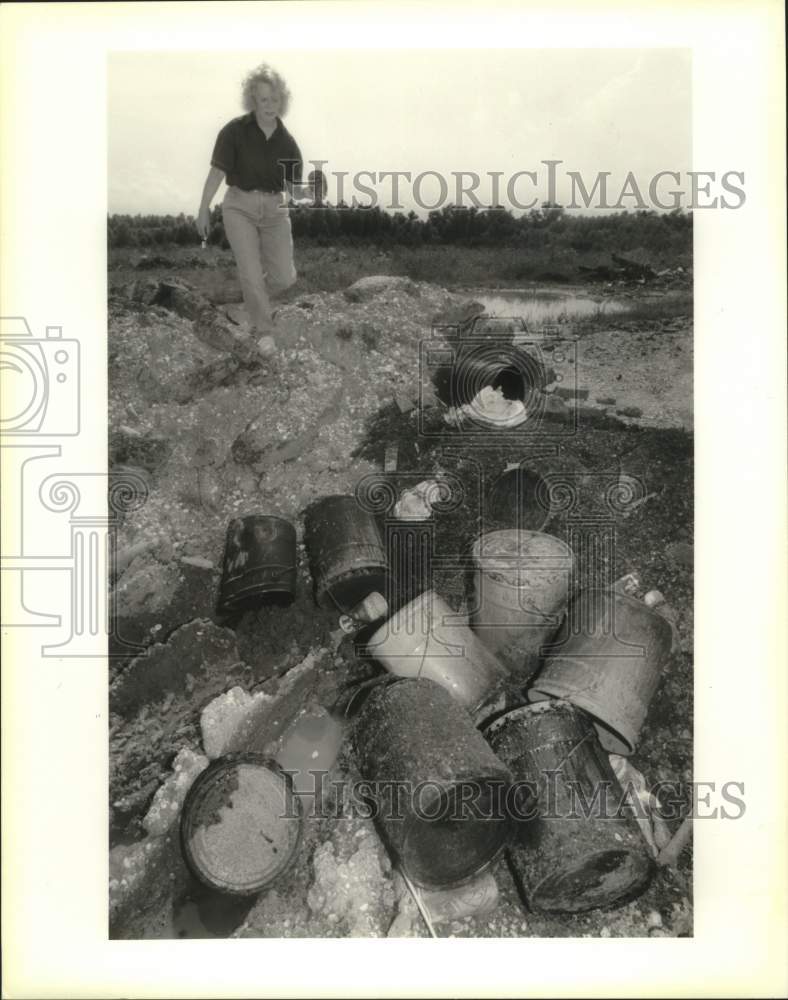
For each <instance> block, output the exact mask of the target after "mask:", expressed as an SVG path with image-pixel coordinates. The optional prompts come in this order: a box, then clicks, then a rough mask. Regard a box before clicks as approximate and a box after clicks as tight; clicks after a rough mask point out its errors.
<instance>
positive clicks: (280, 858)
mask: <svg viewBox="0 0 788 1000" xmlns="http://www.w3.org/2000/svg"><path fill="white" fill-rule="evenodd" d="M301 827H302V810H301V802H300V799H299V797H298V796H297V795H294V794H293V785H292V781H291V779H290V777H289V776H288V775H286V774H285V773H284V771H282V769H281V768H280V767H279V765H278V764H276V763H274V762H273V761H270V760H267V759H266V758H265V757H264V756H262V755H261V754H256V753H239V754H228V755H227V756H226V757H220V758H219V759H218V760H215V761H213V763H212V764H210V765H209V767H208V768H206V770H204V771H203V772H202V773H201V774H200V775H199V777H198V778H197V780H196V781H195V782H194V784H193V785H192V787H191V788H190V789H189V793H188V795H187V796H186V801H185V802H184V806H183V811H182V813H181V828H180V833H181V850H182V852H183V857H184V860H185V862H186V864H187V866H188V868H189V870H190V871H191V872H192V874H193V875H194V876H195V877H196V878H197V879H199V881H200V882H202V883H203V884H204V885H207V886H208V887H209V888H211V889H216V890H217V891H219V892H226V893H229V894H231V895H234V896H249V895H256V894H257V893H259V892H261V891H262V890H263V889H264V888H266V887H267V886H269V885H270V884H271V883H272V882H274V881H275V880H276V879H277V878H278V877H279V876H280V875H282V873H283V872H285V871H286V870H287V869H288V868H289V867H290V865H291V864H292V862H293V861H294V859H295V856H296V854H297V852H298V848H299V845H300V842H301Z"/></svg>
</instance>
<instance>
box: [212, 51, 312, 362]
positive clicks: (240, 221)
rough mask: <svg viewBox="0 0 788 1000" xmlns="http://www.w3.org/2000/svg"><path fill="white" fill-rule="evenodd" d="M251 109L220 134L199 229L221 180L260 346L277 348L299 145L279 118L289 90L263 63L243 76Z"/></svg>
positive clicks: (292, 276)
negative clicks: (274, 312)
mask: <svg viewBox="0 0 788 1000" xmlns="http://www.w3.org/2000/svg"><path fill="white" fill-rule="evenodd" d="M242 101H243V106H244V108H245V110H246V112H247V113H246V114H244V115H241V116H240V117H239V118H234V119H233V120H232V121H230V122H228V123H227V124H226V125H225V126H224V127H223V128H222V129H221V131H220V132H219V135H218V136H217V138H216V143H215V145H214V149H213V155H212V156H211V168H210V170H209V171H208V176H207V178H206V180H205V186H204V187H203V193H202V201H201V202H200V210H199V212H198V214H197V229H198V231H199V233H200V235H201V236H202V238H203V239H206V238H207V236H208V230H209V228H210V209H211V201H212V200H213V197H214V195H215V194H216V192H217V190H218V188H219V185H220V184H221V182H222V180H226V181H227V192H226V194H225V196H224V201H223V202H222V219H223V220H224V231H225V233H226V235H227V239H228V241H229V243H230V246H231V247H232V250H233V254H234V256H235V261H236V264H237V265H238V274H239V277H240V279H241V290H242V292H243V298H244V305H245V306H246V311H247V314H248V317H249V323H250V325H251V327H252V332H253V334H254V335H255V337H259V338H260V340H259V345H260V349H261V351H262V352H263V353H265V354H271V353H273V352H274V351H275V349H276V341H275V337H274V335H275V329H274V325H273V320H272V316H271V300H270V296H271V295H275V294H276V293H277V292H282V291H284V290H285V289H286V288H289V287H290V286H291V285H292V284H293V282H294V281H295V280H296V269H295V265H294V263H293V236H292V232H291V227H290V212H289V208H288V192H289V193H290V194H293V193H294V189H295V188H300V187H301V172H302V168H303V162H302V158H301V151H300V149H299V148H298V144H297V143H296V141H295V139H294V138H293V137H292V135H291V134H290V133H289V132H288V131H287V129H286V128H285V126H284V124H283V123H282V116H283V115H285V114H286V113H287V109H288V106H289V104H290V91H289V90H288V87H287V84H286V83H285V81H284V80H283V79H282V77H281V76H280V75H279V74H278V73H276V72H275V71H274V70H273V69H271V67H270V66H268V65H266V64H265V63H263V64H262V65H261V66H258V67H257V68H256V69H254V70H253V71H252V72H251V73H249V75H248V76H247V77H246V78H245V80H244V82H243V90H242Z"/></svg>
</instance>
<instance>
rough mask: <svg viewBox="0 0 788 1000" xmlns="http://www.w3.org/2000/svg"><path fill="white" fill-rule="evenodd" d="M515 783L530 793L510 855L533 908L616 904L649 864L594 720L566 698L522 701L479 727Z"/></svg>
mask: <svg viewBox="0 0 788 1000" xmlns="http://www.w3.org/2000/svg"><path fill="white" fill-rule="evenodd" d="M485 735H486V737H487V740H488V741H489V743H490V746H491V747H492V749H493V750H494V751H495V754H496V755H497V756H498V757H499V758H500V759H501V761H502V762H503V763H504V764H506V765H508V766H509V767H510V768H511V770H512V772H513V778H514V781H515V787H518V785H519V783H522V787H524V788H528V789H529V790H530V791H531V792H532V795H533V796H535V797H530V798H525V797H524V801H527V803H528V807H527V808H526V809H525V810H523V812H522V813H521V814H520V815H519V816H517V817H515V833H514V837H513V841H512V846H511V851H510V856H511V861H512V865H513V868H514V870H515V872H516V874H517V877H518V879H519V881H520V883H521V889H522V891H523V893H524V895H525V897H526V899H527V901H528V905H529V907H530V908H531V909H532V910H535V911H543V912H546V913H581V912H583V911H584V910H591V909H594V908H596V907H608V906H613V905H620V904H622V903H625V902H627V901H628V900H630V899H633V898H634V897H635V896H637V895H639V894H640V893H641V892H642V891H643V890H644V889H645V888H646V886H647V884H648V882H649V880H650V878H651V876H652V874H653V871H654V864H653V860H652V858H651V857H650V855H649V853H648V851H647V849H646V844H645V841H644V840H643V836H642V834H641V833H640V830H639V828H638V826H637V823H636V822H635V820H634V819H633V818H631V817H626V816H624V815H620V808H621V804H622V798H623V792H622V789H621V786H620V785H619V783H618V780H617V779H616V776H615V775H614V773H613V771H612V768H611V766H610V762H609V760H608V758H607V754H606V753H605V752H604V751H603V750H602V748H601V746H600V745H599V741H598V740H597V737H596V733H595V732H594V728H593V726H592V725H591V722H590V720H588V719H587V718H586V717H585V716H584V715H583V713H582V712H579V711H578V710H577V709H575V708H574V706H572V705H570V704H569V703H568V702H565V701H548V702H542V703H540V704H538V705H525V706H521V707H519V708H516V709H513V710H512V711H510V712H507V713H506V715H503V716H501V717H499V718H498V719H496V720H495V721H494V722H492V723H491V724H490V725H489V726H488V727H487V729H486V730H485Z"/></svg>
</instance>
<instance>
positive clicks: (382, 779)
mask: <svg viewBox="0 0 788 1000" xmlns="http://www.w3.org/2000/svg"><path fill="white" fill-rule="evenodd" d="M352 741H353V748H354V752H355V755H356V760H357V763H358V768H359V771H360V772H361V776H362V778H363V779H364V782H363V783H362V787H363V789H364V792H365V796H364V797H365V799H366V800H367V802H368V804H369V807H370V811H371V813H372V815H373V817H374V818H375V820H376V821H377V823H378V826H379V829H380V831H381V833H382V835H383V837H384V839H385V841H386V843H387V845H388V847H389V849H390V851H391V853H392V854H393V856H394V858H395V859H396V861H397V862H398V863H399V864H401V865H402V868H403V870H404V871H405V873H406V875H407V876H408V877H409V878H410V879H411V880H412V881H413V882H414V883H415V884H416V885H418V886H422V887H425V888H440V887H444V886H448V885H456V884H459V883H462V882H465V881H467V880H469V879H472V878H473V877H474V876H476V875H478V874H479V873H480V872H482V871H484V870H485V869H486V868H487V867H488V866H489V865H490V864H491V863H492V862H493V861H494V860H495V858H496V857H497V856H498V855H499V854H500V852H501V851H502V850H503V848H504V847H505V845H506V843H507V842H508V840H509V836H510V832H511V821H510V819H509V815H508V811H507V807H506V796H507V793H508V789H509V785H510V775H509V771H508V769H507V768H506V767H505V766H504V765H503V764H502V763H501V762H500V761H499V760H498V759H497V757H496V756H495V754H494V753H493V752H492V750H491V749H490V747H489V746H488V745H487V743H486V742H485V740H484V738H483V737H482V735H481V733H480V732H479V731H478V729H476V728H475V726H474V725H473V722H472V721H471V719H470V717H469V715H468V713H467V712H466V711H465V710H464V709H463V708H462V706H461V705H459V704H458V703H457V702H456V701H454V699H453V698H452V697H451V695H450V694H449V693H448V691H446V690H445V689H444V688H442V687H441V686H440V685H439V684H436V683H434V682H433V681H431V680H423V679H422V680H417V679H414V678H392V679H391V680H390V681H389V682H388V683H386V684H381V685H379V686H377V687H375V688H373V689H372V691H371V693H370V694H369V696H368V697H367V700H366V702H365V703H364V706H363V708H362V709H361V711H360V713H359V715H358V717H357V719H356V723H355V728H354V731H353V737H352Z"/></svg>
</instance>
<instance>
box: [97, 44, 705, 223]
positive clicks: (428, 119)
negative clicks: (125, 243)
mask: <svg viewBox="0 0 788 1000" xmlns="http://www.w3.org/2000/svg"><path fill="white" fill-rule="evenodd" d="M263 60H265V61H268V62H270V63H271V64H272V65H273V66H274V67H275V68H276V69H277V70H278V71H279V72H281V73H282V74H283V75H284V76H285V78H286V79H287V81H288V84H289V86H290V89H291V91H292V93H293V100H292V105H291V109H290V112H289V114H288V116H287V118H286V124H287V126H288V128H289V129H290V131H291V132H292V133H293V135H294V136H295V137H296V140H297V141H298V143H299V145H300V147H301V151H302V153H303V155H304V158H305V160H316V159H317V160H326V161H328V162H327V165H326V166H325V167H324V168H323V169H324V172H326V174H327V175H328V177H329V198H330V199H331V200H336V198H337V194H338V191H337V186H338V183H339V181H338V179H337V174H339V173H341V172H343V171H347V173H348V177H347V179H345V180H344V181H342V183H343V184H344V185H345V187H344V190H343V193H344V194H345V199H346V200H347V201H350V199H351V197H352V195H353V194H354V193H357V194H358V196H359V200H360V201H364V200H367V199H366V198H364V197H362V191H361V188H358V187H356V186H355V184H354V181H353V177H354V176H355V175H356V174H357V173H358V172H359V171H372V172H373V173H374V174H375V175H376V178H375V181H374V182H372V184H370V178H369V177H365V178H362V179H361V182H360V183H362V184H364V185H366V186H368V187H369V186H372V187H373V188H374V189H375V191H376V193H377V196H378V198H379V200H380V203H381V204H382V205H384V206H385V205H386V204H390V202H391V193H392V188H391V181H390V180H385V179H383V180H381V179H380V177H379V175H380V173H381V172H383V171H409V172H410V173H411V175H412V177H413V178H415V177H416V176H417V175H418V174H421V173H423V172H426V171H435V172H436V173H437V174H440V175H441V176H442V177H444V178H445V179H446V184H447V189H448V200H450V201H451V200H454V191H455V189H456V180H455V175H456V173H457V172H458V171H473V172H476V173H477V174H479V175H480V177H482V178H483V180H482V182H481V184H480V185H479V187H478V189H477V195H478V197H479V198H480V200H481V201H482V202H483V203H489V202H490V200H491V193H492V188H491V184H492V181H491V180H490V178H489V175H490V174H491V173H492V172H500V173H501V174H502V178H501V180H499V182H498V184H499V192H500V193H499V199H500V202H501V203H502V204H505V205H508V206H511V207H513V208H515V209H517V207H518V204H517V203H519V204H520V205H525V204H527V203H529V202H530V201H531V200H532V199H534V198H538V199H539V200H540V201H541V200H542V199H544V198H545V197H546V196H547V193H548V191H547V183H548V175H547V168H546V167H545V166H544V165H543V164H542V161H544V160H560V161H562V163H561V165H560V166H558V167H557V168H556V177H557V182H558V187H557V191H556V193H557V195H558V196H559V200H562V201H563V202H564V203H568V202H569V201H570V200H571V190H570V189H569V180H568V178H567V176H566V172H567V171H576V172H579V174H580V175H581V176H582V177H583V179H584V183H585V186H586V188H588V189H590V188H591V187H592V185H593V183H594V180H595V177H596V175H597V173H598V172H600V171H610V172H611V177H610V179H609V181H608V191H609V192H610V193H609V195H608V200H609V201H612V202H615V201H616V200H617V199H618V197H619V194H620V191H621V187H622V185H623V183H624V179H625V178H626V175H627V173H628V172H629V171H632V172H633V173H634V175H635V177H636V179H637V182H638V184H639V185H640V186H641V187H642V188H643V193H644V197H646V190H647V188H648V182H649V179H650V178H651V177H652V176H653V175H654V174H655V173H657V172H658V171H662V170H671V171H678V172H679V173H681V174H684V172H685V171H687V170H689V169H691V168H692V163H691V151H692V141H691V110H692V109H691V63H690V53H689V50H686V49H473V50H463V49H441V50H424V49H399V50H391V49H380V50H358V49H352V50H346V51H343V50H339V49H333V50H280V51H275V52H271V53H268V52H265V51H263V50H253V51H235V52H216V51H210V52H124V53H112V54H111V55H110V58H109V60H108V143H109V149H108V171H109V175H108V202H109V204H108V209H109V211H110V212H111V213H112V212H120V213H132V214H133V213H138V212H139V213H148V212H150V213H172V214H177V213H178V212H185V213H187V214H194V213H196V210H197V206H198V203H199V199H200V194H201V190H202V184H203V181H204V178H205V174H206V172H207V169H208V165H209V159H210V154H211V150H212V147H213V142H214V139H215V136H216V132H217V131H218V129H219V128H220V127H221V126H222V125H223V124H224V123H225V122H226V121H228V120H229V119H230V118H233V117H235V116H236V115H238V114H241V113H242V112H241V107H240V82H241V80H242V78H243V76H244V75H245V73H246V72H247V71H248V70H249V69H250V68H252V67H254V66H256V65H257V64H258V63H259V62H261V61H263ZM518 171H534V172H536V174H537V177H536V180H535V181H534V180H532V179H530V178H525V177H521V178H519V179H516V180H515V181H513V182H512V187H511V193H512V195H513V197H514V198H515V199H516V203H514V204H512V202H511V200H510V198H509V197H508V195H507V185H508V184H509V183H510V178H512V176H513V175H514V174H515V173H516V172H518ZM466 183H467V182H466ZM681 186H682V185H679V187H681ZM669 189H670V182H669V183H668V185H667V186H665V187H664V190H665V191H666V192H667V191H668V190H669ZM399 190H400V199H399V200H400V203H401V204H402V206H403V207H404V209H406V210H407V209H409V208H415V209H416V210H417V211H419V209H420V207H422V206H426V207H433V205H434V204H435V203H436V202H438V201H439V200H440V199H441V197H442V195H443V191H442V190H441V185H440V182H439V181H438V179H437V178H436V177H434V176H428V177H425V178H424V179H423V181H422V182H421V186H420V187H419V188H418V189H417V188H416V186H415V184H414V183H413V182H412V181H411V182H407V181H405V180H403V181H401V182H400V188H399ZM219 197H221V192H220V194H219ZM663 197H664V196H663ZM419 202H421V203H422V206H420V205H419ZM620 207H625V208H629V209H630V210H631V209H634V208H637V207H638V206H637V205H636V204H635V203H634V202H633V200H631V199H630V200H628V201H624V202H623V203H622V205H621V206H620ZM420 214H422V213H421V212H420Z"/></svg>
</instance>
